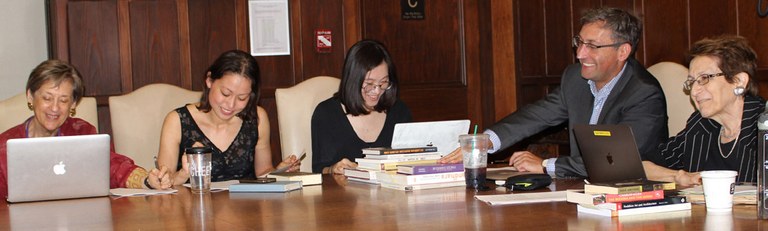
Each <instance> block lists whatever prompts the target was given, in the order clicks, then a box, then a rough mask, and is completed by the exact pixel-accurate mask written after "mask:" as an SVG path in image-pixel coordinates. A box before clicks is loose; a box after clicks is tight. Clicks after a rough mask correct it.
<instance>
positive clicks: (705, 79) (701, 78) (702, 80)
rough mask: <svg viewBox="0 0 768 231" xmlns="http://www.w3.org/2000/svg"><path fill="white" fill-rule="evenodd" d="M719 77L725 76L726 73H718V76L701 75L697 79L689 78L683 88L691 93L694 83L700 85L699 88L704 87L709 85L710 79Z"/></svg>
mask: <svg viewBox="0 0 768 231" xmlns="http://www.w3.org/2000/svg"><path fill="white" fill-rule="evenodd" d="M718 76H725V73H717V74H701V75H699V77H696V78H695V79H692V78H688V80H686V81H685V82H684V83H683V88H685V90H686V91H690V90H691V88H693V82H696V83H698V84H699V86H703V85H704V84H707V83H709V79H711V78H714V77H718Z"/></svg>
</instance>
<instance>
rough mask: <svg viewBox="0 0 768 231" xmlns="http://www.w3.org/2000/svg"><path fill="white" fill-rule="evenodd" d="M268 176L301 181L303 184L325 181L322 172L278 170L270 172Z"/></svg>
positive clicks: (280, 179) (281, 179)
mask: <svg viewBox="0 0 768 231" xmlns="http://www.w3.org/2000/svg"><path fill="white" fill-rule="evenodd" d="M267 177H273V178H275V179H276V180H277V181H301V184H302V185H303V186H307V185H319V184H322V183H323V177H322V175H320V173H311V172H278V173H270V174H269V175H267Z"/></svg>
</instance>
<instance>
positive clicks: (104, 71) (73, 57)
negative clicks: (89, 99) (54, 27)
mask: <svg viewBox="0 0 768 231" xmlns="http://www.w3.org/2000/svg"><path fill="white" fill-rule="evenodd" d="M67 9H68V13H67V15H68V28H69V33H68V36H69V44H68V47H69V55H70V56H69V62H70V63H71V64H72V65H74V66H75V67H77V68H78V70H79V71H80V74H81V75H82V77H83V82H84V84H85V88H86V94H87V95H88V96H105V95H112V94H120V93H121V92H122V90H121V86H120V78H121V75H120V57H119V55H120V52H119V50H120V46H119V44H118V31H117V27H115V25H117V4H116V3H115V2H111V1H71V2H69V3H68V4H67Z"/></svg>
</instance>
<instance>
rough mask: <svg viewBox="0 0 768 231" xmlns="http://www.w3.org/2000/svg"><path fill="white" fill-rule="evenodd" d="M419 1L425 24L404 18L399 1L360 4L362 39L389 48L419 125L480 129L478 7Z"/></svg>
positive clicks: (404, 95) (403, 95)
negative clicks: (462, 122) (460, 124)
mask: <svg viewBox="0 0 768 231" xmlns="http://www.w3.org/2000/svg"><path fill="white" fill-rule="evenodd" d="M418 2H419V3H421V4H425V5H424V7H425V14H426V15H425V18H424V19H423V20H404V19H401V15H400V14H401V4H400V1H361V7H360V8H361V18H362V20H361V23H362V37H363V38H371V39H376V40H379V41H381V42H383V43H384V44H385V45H386V46H387V49H388V50H389V51H390V53H391V54H392V56H393V60H394V63H395V66H396V67H397V75H398V78H399V80H400V83H401V85H402V87H401V89H402V91H401V94H400V96H401V98H402V99H403V101H405V103H406V104H407V105H408V106H409V107H410V109H411V111H412V112H413V115H414V119H415V120H416V121H433V120H449V119H470V120H471V121H472V124H473V125H474V124H480V126H482V123H483V121H482V115H481V111H482V110H481V107H482V106H481V101H482V99H481V98H482V94H481V92H480V67H479V66H480V61H479V60H480V53H479V47H480V42H479V41H480V35H479V34H480V33H479V29H478V28H479V24H480V22H479V20H480V19H479V17H478V12H479V8H478V7H479V5H478V3H477V2H476V1H462V0H446V1H440V2H429V1H423V2H422V1H418ZM481 128H482V127H481Z"/></svg>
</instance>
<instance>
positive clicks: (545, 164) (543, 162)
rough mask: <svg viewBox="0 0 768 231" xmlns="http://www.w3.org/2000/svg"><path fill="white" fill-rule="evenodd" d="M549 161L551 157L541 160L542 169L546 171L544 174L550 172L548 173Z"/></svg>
mask: <svg viewBox="0 0 768 231" xmlns="http://www.w3.org/2000/svg"><path fill="white" fill-rule="evenodd" d="M547 161H549V159H544V160H543V161H541V170H542V171H544V174H548V173H547Z"/></svg>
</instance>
